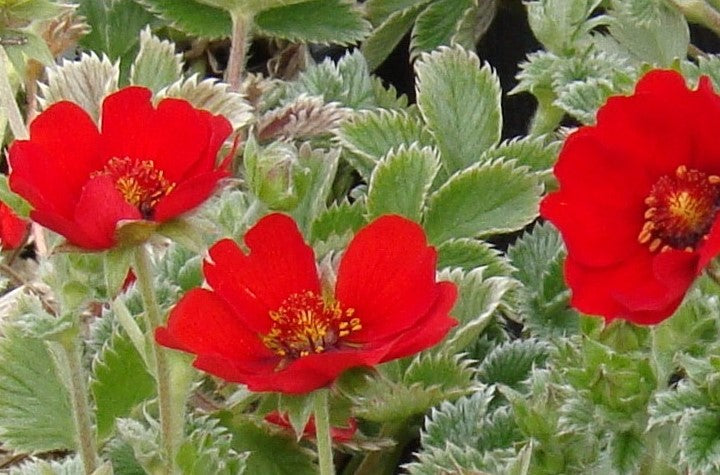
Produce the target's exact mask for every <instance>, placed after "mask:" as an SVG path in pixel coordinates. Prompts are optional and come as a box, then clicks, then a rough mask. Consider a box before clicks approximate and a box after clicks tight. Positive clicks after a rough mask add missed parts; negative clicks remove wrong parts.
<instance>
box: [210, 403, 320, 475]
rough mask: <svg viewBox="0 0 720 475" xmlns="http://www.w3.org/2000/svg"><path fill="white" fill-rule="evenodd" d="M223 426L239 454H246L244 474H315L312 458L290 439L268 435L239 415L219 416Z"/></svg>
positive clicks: (260, 426) (262, 428)
mask: <svg viewBox="0 0 720 475" xmlns="http://www.w3.org/2000/svg"><path fill="white" fill-rule="evenodd" d="M220 421H221V424H223V425H224V426H225V427H226V428H227V429H228V430H229V431H230V432H231V433H232V436H233V441H232V446H233V448H234V449H235V451H237V452H238V453H243V452H249V454H250V455H249V457H248V458H247V461H246V469H245V473H247V474H255V473H257V474H263V475H265V474H267V475H316V474H317V466H316V465H315V464H314V463H313V458H314V455H313V453H312V452H310V451H309V450H307V449H303V448H301V447H300V446H299V445H297V444H296V443H295V441H294V440H292V439H291V438H289V437H287V436H284V435H279V434H271V433H270V432H269V431H268V430H267V429H265V428H264V425H262V424H261V423H256V422H254V421H252V420H249V419H246V418H244V417H242V416H234V417H233V416H231V415H230V414H228V413H223V414H221V419H220Z"/></svg>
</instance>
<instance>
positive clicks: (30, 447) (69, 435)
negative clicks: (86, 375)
mask: <svg viewBox="0 0 720 475" xmlns="http://www.w3.org/2000/svg"><path fill="white" fill-rule="evenodd" d="M2 333H3V336H2V337H1V338H0V439H2V441H3V446H4V447H5V448H6V449H10V450H17V451H22V452H35V451H37V452H45V451H50V450H67V449H70V450H72V449H74V448H75V440H74V434H75V429H74V426H73V420H72V412H71V409H70V399H69V396H68V393H67V389H66V388H65V385H64V384H63V382H62V381H61V380H60V378H59V377H58V375H57V374H56V373H55V363H54V360H53V357H52V356H51V354H50V351H49V350H48V348H47V346H46V344H45V342H43V341H42V340H38V339H34V338H26V337H23V336H21V335H20V333H19V332H18V330H17V329H15V328H13V327H11V326H8V325H5V326H4V327H3V332H2Z"/></svg>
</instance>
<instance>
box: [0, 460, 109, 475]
mask: <svg viewBox="0 0 720 475" xmlns="http://www.w3.org/2000/svg"><path fill="white" fill-rule="evenodd" d="M8 473H9V474H10V475H86V472H85V467H83V463H82V460H81V459H80V457H77V456H75V457H68V458H66V459H64V460H53V461H50V462H47V461H45V460H41V459H35V458H32V459H30V460H28V461H25V462H23V463H22V465H19V466H14V467H11V468H10V471H9V472H8ZM105 473H107V472H105ZM110 473H112V472H110ZM91 475H99V472H93V473H92V474H91Z"/></svg>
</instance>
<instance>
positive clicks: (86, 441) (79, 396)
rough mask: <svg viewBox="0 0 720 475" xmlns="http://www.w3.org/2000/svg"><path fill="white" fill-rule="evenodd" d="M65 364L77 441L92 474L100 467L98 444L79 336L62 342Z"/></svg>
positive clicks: (86, 469)
mask: <svg viewBox="0 0 720 475" xmlns="http://www.w3.org/2000/svg"><path fill="white" fill-rule="evenodd" d="M60 346H61V347H62V355H63V357H62V359H63V360H64V361H63V363H64V365H65V367H66V368H67V370H68V377H69V378H68V379H69V381H68V389H69V390H70V402H71V404H72V414H73V422H74V425H75V439H76V443H77V448H78V452H79V454H80V459H81V460H82V464H83V467H84V469H85V473H86V474H88V475H89V474H91V473H93V472H94V471H95V470H97V467H98V455H97V443H96V434H95V426H94V425H93V423H92V420H91V418H90V404H89V403H88V390H87V378H86V374H85V370H84V368H83V366H82V352H81V350H80V345H79V344H78V337H77V335H74V334H73V335H68V336H67V337H66V338H63V339H62V340H61V342H60Z"/></svg>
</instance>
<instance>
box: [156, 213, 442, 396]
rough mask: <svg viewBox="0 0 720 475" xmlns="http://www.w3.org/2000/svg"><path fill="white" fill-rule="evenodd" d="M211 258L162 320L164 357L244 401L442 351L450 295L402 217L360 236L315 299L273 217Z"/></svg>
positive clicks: (302, 250)
mask: <svg viewBox="0 0 720 475" xmlns="http://www.w3.org/2000/svg"><path fill="white" fill-rule="evenodd" d="M245 244H246V246H247V248H248V249H249V251H250V252H249V253H248V254H244V253H243V251H242V250H240V248H239V247H238V245H237V244H236V243H235V242H234V241H232V240H229V239H225V240H222V241H219V242H218V243H216V244H215V245H214V246H213V247H212V248H211V249H210V251H209V252H210V260H208V261H206V262H205V266H204V273H205V278H206V279H207V283H208V284H209V286H210V287H212V289H213V290H206V289H194V290H191V291H190V292H188V293H187V294H185V296H184V297H183V298H182V299H181V300H180V302H179V303H178V304H177V306H176V307H175V308H174V309H173V310H172V312H171V313H170V318H169V320H168V324H167V328H159V329H158V330H157V332H156V333H155V339H156V340H157V342H158V343H160V344H161V345H165V346H169V347H171V348H176V349H180V350H183V351H187V352H189V353H194V354H196V355H197V358H196V359H195V363H194V364H195V366H196V367H197V368H199V369H202V370H204V371H207V372H208V373H212V374H214V375H217V376H220V377H221V378H224V379H226V380H228V381H232V382H238V383H244V384H247V385H248V387H249V388H250V389H251V390H253V391H281V392H284V393H306V392H309V391H312V390H314V389H317V388H320V387H323V386H326V385H328V384H330V383H332V382H333V381H334V380H335V378H337V377H338V376H339V375H340V373H342V372H343V371H345V370H346V369H348V368H352V367H356V366H373V365H376V364H378V363H382V362H384V361H388V360H392V359H395V358H401V357H403V356H408V355H412V354H414V353H416V352H418V351H420V350H423V349H425V348H428V347H430V346H432V345H434V344H436V343H437V342H439V341H440V340H441V339H442V338H443V337H444V336H445V334H447V332H448V331H449V330H450V328H451V327H452V326H453V325H455V324H456V321H455V320H454V319H452V318H451V317H449V316H448V312H449V311H450V309H451V308H452V306H453V304H454V303H455V298H456V289H455V285H454V284H452V283H450V282H436V281H435V262H436V258H437V253H436V252H435V249H434V248H432V247H430V246H428V244H427V241H426V239H425V234H424V233H423V230H422V228H420V226H418V225H417V224H415V223H413V222H411V221H408V220H407V219H405V218H401V217H399V216H385V217H382V218H379V219H377V220H376V221H374V222H373V223H372V224H370V225H368V226H367V227H365V228H364V229H362V230H361V231H359V232H358V233H357V235H356V236H355V238H354V239H353V240H352V242H351V243H350V245H349V247H348V249H347V251H346V252H345V255H344V257H343V259H342V262H341V263H340V268H339V270H338V277H337V284H336V285H335V291H334V293H332V292H330V290H329V289H325V290H326V291H325V292H323V289H322V288H321V284H320V279H319V277H318V273H317V269H316V266H315V256H314V253H313V250H312V248H310V247H309V246H308V245H307V244H305V243H304V242H303V238H302V236H301V235H300V232H299V231H298V228H297V226H296V225H295V223H294V222H293V220H292V219H290V218H289V217H287V216H285V215H282V214H272V215H269V216H266V217H265V218H263V219H261V220H260V221H259V222H258V223H257V224H256V225H255V226H254V227H253V228H252V229H251V230H250V231H248V233H247V234H246V235H245Z"/></svg>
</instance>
